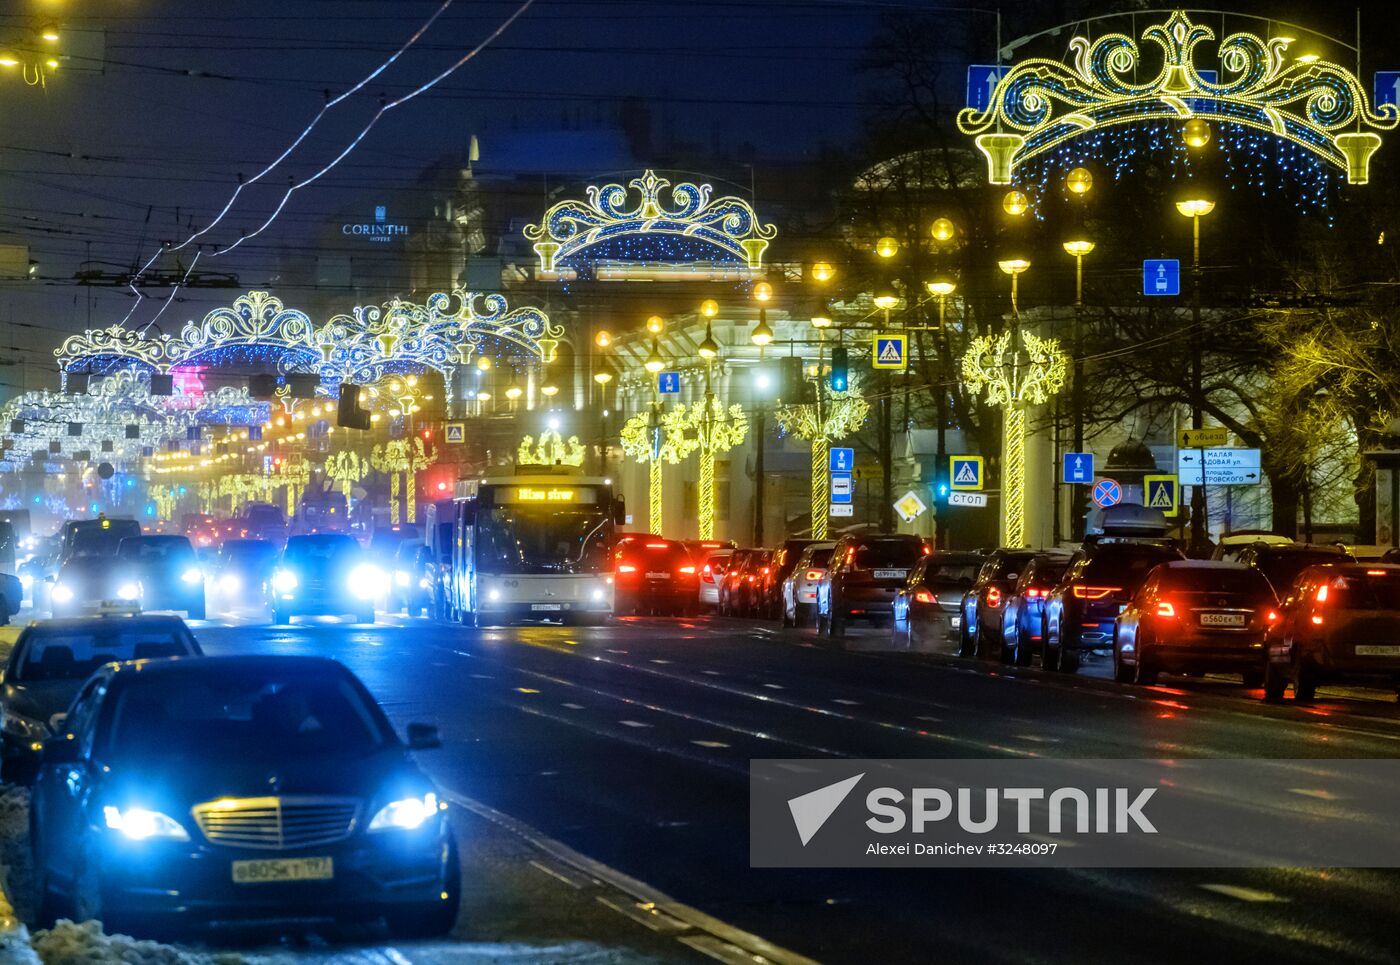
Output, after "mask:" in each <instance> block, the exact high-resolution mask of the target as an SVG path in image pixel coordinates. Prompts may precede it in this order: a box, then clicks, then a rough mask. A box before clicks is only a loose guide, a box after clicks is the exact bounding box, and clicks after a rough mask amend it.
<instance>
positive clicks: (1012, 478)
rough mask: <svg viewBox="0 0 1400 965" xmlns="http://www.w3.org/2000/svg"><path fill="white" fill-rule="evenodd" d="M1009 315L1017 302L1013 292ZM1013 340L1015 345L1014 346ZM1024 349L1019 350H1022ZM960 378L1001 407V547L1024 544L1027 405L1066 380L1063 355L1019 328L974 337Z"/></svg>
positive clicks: (1050, 342) (1048, 340)
mask: <svg viewBox="0 0 1400 965" xmlns="http://www.w3.org/2000/svg"><path fill="white" fill-rule="evenodd" d="M1011 305H1012V312H1013V315H1014V314H1015V312H1016V300H1015V297H1014V295H1013V297H1012V301H1011ZM1018 342H1019V343H1020V344H1018ZM1022 348H1024V354H1023V353H1022V351H1021V350H1022ZM962 371H963V382H965V383H966V384H967V387H968V388H970V389H971V390H972V391H973V392H974V393H976V392H980V391H982V390H983V389H986V392H987V404H988V405H999V406H1002V407H1003V408H1004V409H1005V410H1006V411H1005V416H1004V419H1003V421H1002V467H1003V468H1002V473H1003V475H1002V481H1001V488H1002V492H1003V493H1004V497H1005V512H1004V515H1003V520H1002V526H1003V533H1002V540H1001V542H1002V545H1003V546H1025V545H1026V409H1027V408H1028V407H1029V406H1032V405H1040V404H1041V403H1043V402H1045V401H1046V400H1047V399H1049V398H1050V396H1052V395H1054V394H1055V393H1056V392H1058V391H1059V390H1060V387H1061V386H1063V385H1064V382H1065V353H1063V352H1061V351H1060V346H1059V343H1058V342H1057V341H1056V340H1055V339H1052V338H1039V337H1037V336H1035V335H1031V334H1029V333H1024V332H1021V331H1020V326H1019V324H1013V325H1012V327H1011V328H1008V329H1007V330H1006V331H1004V332H1002V333H1001V334H1000V335H983V336H980V337H978V338H975V339H973V341H972V345H971V346H970V347H969V348H968V350H967V354H965V355H964V356H963V360H962Z"/></svg>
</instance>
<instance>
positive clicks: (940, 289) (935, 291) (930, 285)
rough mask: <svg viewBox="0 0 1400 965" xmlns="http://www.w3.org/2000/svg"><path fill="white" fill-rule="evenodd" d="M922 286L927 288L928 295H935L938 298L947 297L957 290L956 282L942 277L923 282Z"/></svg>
mask: <svg viewBox="0 0 1400 965" xmlns="http://www.w3.org/2000/svg"><path fill="white" fill-rule="evenodd" d="M924 287H925V288H927V289H928V293H929V294H930V295H937V296H938V297H939V298H947V297H948V296H949V295H951V294H953V292H955V291H957V290H958V286H957V284H956V283H954V282H951V281H947V280H944V279H939V280H937V281H928V282H924Z"/></svg>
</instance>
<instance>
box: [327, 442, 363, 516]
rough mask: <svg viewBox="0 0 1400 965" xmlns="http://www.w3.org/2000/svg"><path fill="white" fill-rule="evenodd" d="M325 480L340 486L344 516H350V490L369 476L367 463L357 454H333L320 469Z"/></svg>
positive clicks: (347, 451) (349, 452)
mask: <svg viewBox="0 0 1400 965" xmlns="http://www.w3.org/2000/svg"><path fill="white" fill-rule="evenodd" d="M322 471H323V472H324V473H325V474H326V478H327V479H330V480H333V481H334V482H337V483H339V484H340V491H341V494H342V495H344V497H345V516H346V518H347V519H348V518H349V516H350V489H351V487H353V486H354V485H355V483H357V482H359V481H360V480H361V479H364V478H365V476H367V475H369V463H368V462H367V461H366V460H364V459H361V458H360V454H359V453H358V452H351V451H349V450H346V451H344V452H333V453H331V454H330V455H329V456H327V457H326V464H325V465H324V466H323V467H322Z"/></svg>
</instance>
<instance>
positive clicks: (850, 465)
mask: <svg viewBox="0 0 1400 965" xmlns="http://www.w3.org/2000/svg"><path fill="white" fill-rule="evenodd" d="M827 465H828V467H829V468H830V469H831V471H832V472H851V471H852V470H853V469H855V468H856V451H855V450H854V449H832V450H830V451H828V452H827Z"/></svg>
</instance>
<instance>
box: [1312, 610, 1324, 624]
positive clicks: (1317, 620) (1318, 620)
mask: <svg viewBox="0 0 1400 965" xmlns="http://www.w3.org/2000/svg"><path fill="white" fill-rule="evenodd" d="M1312 622H1313V625H1314V626H1319V627H1320V626H1322V617H1320V616H1318V615H1317V614H1316V613H1314V614H1313V618H1312Z"/></svg>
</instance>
